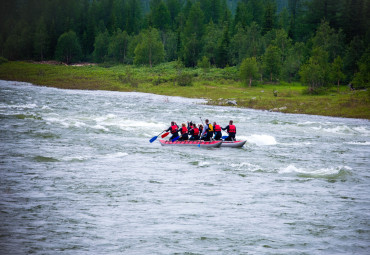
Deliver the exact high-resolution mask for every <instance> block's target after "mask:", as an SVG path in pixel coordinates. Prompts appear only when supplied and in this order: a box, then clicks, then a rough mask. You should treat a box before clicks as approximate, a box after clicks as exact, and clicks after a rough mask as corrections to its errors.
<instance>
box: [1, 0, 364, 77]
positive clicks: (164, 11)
mask: <svg viewBox="0 0 370 255" xmlns="http://www.w3.org/2000/svg"><path fill="white" fill-rule="evenodd" d="M36 2H37V4H35V3H36ZM60 6H62V7H63V8H61V7H60ZM369 12H370V1H369V0H358V1H354V0H227V1H226V0H145V1H142V0H74V1H72V0H68V1H64V2H63V4H62V5H61V1H59V0H58V1H49V0H39V1H24V0H14V1H9V0H7V1H0V55H2V56H4V57H6V58H8V59H10V60H25V59H27V60H30V59H33V60H45V59H47V60H52V59H59V60H62V61H66V62H67V61H68V62H71V61H80V60H84V61H95V62H98V63H103V62H105V61H108V62H110V63H109V64H110V65H113V64H117V63H119V64H133V63H136V64H140V65H141V64H147V65H151V64H150V60H149V59H150V57H149V56H150V54H144V53H143V52H144V51H145V50H144V48H145V47H147V45H148V43H146V46H145V47H144V45H145V43H143V40H144V39H146V38H145V36H144V35H145V34H146V32H145V31H149V30H151V29H152V28H155V29H157V30H158V32H159V40H160V41H161V43H162V44H163V48H164V54H163V51H162V50H161V49H160V50H159V55H160V57H159V58H158V59H159V61H154V62H156V63H160V62H163V61H174V60H177V59H180V60H181V61H182V62H183V63H184V65H185V66H186V67H195V66H196V65H197V64H198V62H199V61H202V59H201V58H202V57H203V56H206V57H207V58H208V59H209V62H210V64H211V65H216V66H218V67H221V68H225V67H227V66H239V65H240V64H241V62H242V61H243V60H244V59H245V58H251V57H255V58H256V59H257V60H258V62H259V63H260V64H261V66H260V67H263V68H264V69H265V70H264V72H265V73H264V74H265V76H269V80H270V81H271V80H275V81H276V80H277V79H278V78H279V79H286V80H288V81H290V82H291V81H294V80H297V79H299V75H298V70H299V69H300V67H301V65H302V63H303V62H305V61H307V60H308V59H309V58H310V57H311V56H312V52H313V51H312V49H314V48H318V47H320V48H322V49H323V50H324V51H326V52H328V62H330V63H332V62H333V61H334V60H335V59H336V58H337V57H338V56H340V57H341V58H342V60H343V66H344V67H343V73H344V74H345V75H346V78H345V82H350V81H351V80H352V79H353V78H354V75H355V73H358V72H359V65H358V62H359V60H360V58H361V56H362V55H363V54H364V52H365V49H366V47H367V45H368V44H369V29H368V28H369V27H370V23H369V18H368V13H369ZM68 31H75V33H76V37H77V42H78V44H80V47H81V53H78V54H74V59H73V60H70V59H69V58H68V57H67V58H66V57H65V56H64V57H62V56H61V55H63V54H61V53H60V47H61V46H58V38H60V37H61V36H62V35H63V34H65V33H66V32H67V33H68ZM298 44H299V45H301V46H300V48H303V49H304V50H303V52H302V51H300V50H299V51H297V49H296V48H295V45H298ZM57 46H58V51H57ZM270 46H275V47H277V48H278V49H279V51H280V53H279V54H280V62H279V63H278V62H274V63H275V64H277V65H276V66H275V67H274V68H273V64H270V63H268V61H270V60H271V59H269V57H271V58H272V60H273V61H275V59H274V57H273V55H274V54H272V52H271V48H270ZM77 48H78V47H77ZM136 49H137V50H138V51H137V55H136V54H135V50H136ZM77 51H78V50H77ZM67 55H68V54H67ZM162 55H164V57H163V58H162ZM144 56H146V58H147V59H145V60H144ZM67 59H68V60H67ZM152 64H153V63H152ZM222 72H223V71H220V73H222ZM236 76H237V77H238V75H236Z"/></svg>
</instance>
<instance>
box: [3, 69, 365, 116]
mask: <svg viewBox="0 0 370 255" xmlns="http://www.w3.org/2000/svg"><path fill="white" fill-rule="evenodd" d="M183 74H185V76H181V75H183ZM180 76H181V77H188V76H189V77H192V78H191V79H192V82H191V83H192V84H191V86H179V85H178V84H179V83H178V80H177V79H178V77H180ZM0 79H3V80H14V81H25V82H30V83H33V84H35V85H42V86H50V87H58V88H64V89H87V90H114V91H138V92H148V93H155V94H161V95H169V96H183V97H189V98H206V99H208V100H209V104H213V105H229V104H228V100H231V99H232V100H235V101H236V102H237V107H247V108H253V109H262V110H273V111H280V112H286V113H301V114H314V115H325V116H337V117H349V118H364V119H370V92H369V91H354V92H352V91H350V90H349V89H348V87H346V86H342V87H341V88H340V91H339V93H338V92H337V88H336V87H333V88H332V89H328V90H326V91H324V92H323V93H321V94H320V95H307V93H304V92H305V91H306V90H307V87H305V86H302V85H301V84H300V83H286V82H281V83H280V84H257V85H256V86H252V88H249V87H247V86H245V85H244V84H242V82H240V81H239V80H238V79H239V77H238V71H237V68H236V67H229V68H225V69H217V68H211V69H209V70H208V71H203V70H202V69H198V68H179V67H178V66H177V64H176V63H175V62H172V63H166V64H161V65H158V66H155V67H153V68H149V67H135V66H125V65H113V66H108V65H105V66H97V65H95V66H65V65H49V64H38V63H29V62H7V63H3V64H1V65H0ZM256 83H258V82H256ZM185 84H187V83H185ZM274 91H277V94H276V95H277V96H275V95H274V93H273V92H274Z"/></svg>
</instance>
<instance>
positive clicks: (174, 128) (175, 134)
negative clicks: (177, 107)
mask: <svg viewBox="0 0 370 255" xmlns="http://www.w3.org/2000/svg"><path fill="white" fill-rule="evenodd" d="M178 131H179V126H177V124H176V122H174V121H171V126H170V127H169V128H168V129H167V130H166V132H170V133H171V137H170V139H169V141H172V139H174V138H176V137H178V136H179V134H178Z"/></svg>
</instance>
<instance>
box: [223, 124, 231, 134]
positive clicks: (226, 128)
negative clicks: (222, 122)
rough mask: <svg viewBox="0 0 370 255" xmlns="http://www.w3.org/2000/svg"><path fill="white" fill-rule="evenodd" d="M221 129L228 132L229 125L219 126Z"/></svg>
mask: <svg viewBox="0 0 370 255" xmlns="http://www.w3.org/2000/svg"><path fill="white" fill-rule="evenodd" d="M221 129H222V130H227V132H228V133H229V125H227V126H226V127H225V128H223V127H221Z"/></svg>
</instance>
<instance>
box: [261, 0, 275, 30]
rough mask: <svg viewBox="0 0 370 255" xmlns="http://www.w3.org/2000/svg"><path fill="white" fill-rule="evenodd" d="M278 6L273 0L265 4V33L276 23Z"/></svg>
mask: <svg viewBox="0 0 370 255" xmlns="http://www.w3.org/2000/svg"><path fill="white" fill-rule="evenodd" d="M275 13H276V6H275V4H274V3H273V2H271V1H268V2H267V3H266V5H265V11H264V16H263V17H264V19H263V30H262V31H263V33H264V34H266V33H267V32H269V31H271V30H272V29H273V28H274V27H275V23H276V16H275Z"/></svg>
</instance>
